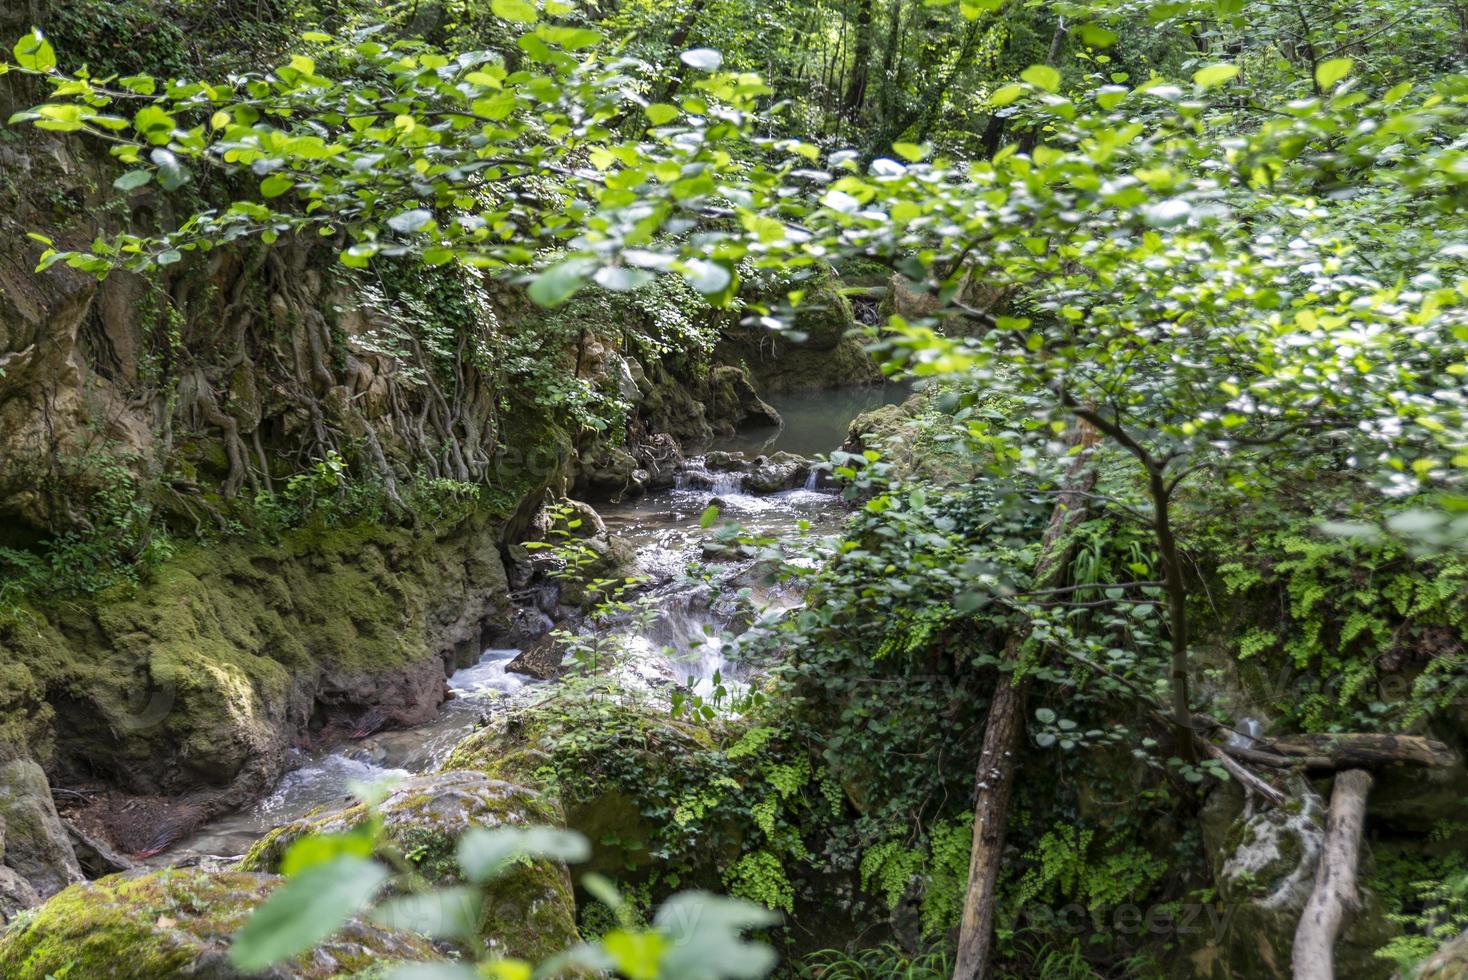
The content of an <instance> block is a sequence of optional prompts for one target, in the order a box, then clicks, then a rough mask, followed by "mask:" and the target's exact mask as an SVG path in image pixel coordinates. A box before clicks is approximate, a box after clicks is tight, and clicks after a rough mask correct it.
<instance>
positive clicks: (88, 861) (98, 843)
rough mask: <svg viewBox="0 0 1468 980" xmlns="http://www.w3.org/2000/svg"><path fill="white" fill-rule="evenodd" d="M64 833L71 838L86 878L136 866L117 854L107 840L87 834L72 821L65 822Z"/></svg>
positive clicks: (127, 869) (102, 875) (130, 859)
mask: <svg viewBox="0 0 1468 980" xmlns="http://www.w3.org/2000/svg"><path fill="white" fill-rule="evenodd" d="M66 833H67V836H69V837H70V838H71V847H72V850H73V851H75V852H76V859H77V863H78V864H80V865H81V868H82V872H83V873H84V874H86V876H87V877H88V878H102V877H105V876H106V875H110V874H117V873H118V872H120V871H131V870H132V869H133V868H136V867H137V866H138V863H137V862H136V861H134V860H133V859H132V858H130V857H127V856H126V855H124V854H119V853H118V852H117V851H115V850H113V848H112V847H111V846H110V845H108V844H107V842H105V841H103V840H99V839H98V838H96V837H93V836H91V835H90V834H87V833H86V832H85V831H83V830H82V829H81V828H80V827H78V826H76V825H75V824H73V823H70V822H67V823H66Z"/></svg>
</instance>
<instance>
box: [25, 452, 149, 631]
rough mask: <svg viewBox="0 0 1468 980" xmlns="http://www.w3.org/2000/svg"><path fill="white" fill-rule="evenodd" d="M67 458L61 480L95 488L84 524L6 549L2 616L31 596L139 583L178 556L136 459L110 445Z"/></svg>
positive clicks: (63, 594)
mask: <svg viewBox="0 0 1468 980" xmlns="http://www.w3.org/2000/svg"><path fill="white" fill-rule="evenodd" d="M60 462H61V464H62V467H63V475H60V477H59V479H60V480H61V481H63V482H64V481H69V480H80V481H84V485H89V486H93V487H95V490H94V491H93V493H92V496H91V499H90V500H89V501H88V502H87V515H86V519H85V522H84V523H83V524H82V525H81V526H80V527H72V528H67V529H65V530H63V531H61V532H59V533H57V534H55V535H53V536H51V537H49V538H46V539H45V540H43V541H42V542H41V543H40V544H39V545H38V546H36V547H33V548H27V549H22V548H10V547H0V619H4V618H14V617H16V616H17V615H19V614H20V610H21V607H20V603H21V602H23V601H24V600H26V599H28V598H38V599H39V598H43V599H63V598H74V597H78V596H89V595H95V594H97V593H100V592H103V591H106V590H108V589H111V588H114V587H117V586H123V587H126V586H129V585H136V584H137V582H138V581H139V577H140V576H141V575H143V574H145V573H146V572H147V570H148V569H149V568H152V567H154V566H156V565H158V564H160V563H161V562H164V561H166V560H167V559H168V558H169V557H171V556H172V555H173V552H174V547H173V544H172V543H171V541H170V540H169V537H168V535H167V533H166V532H165V531H164V530H162V529H161V528H159V527H158V525H157V522H156V521H155V520H154V514H153V507H152V505H151V503H150V502H149V501H148V500H147V499H146V498H145V497H144V496H143V494H142V492H141V488H140V487H139V484H138V479H137V477H136V476H135V475H134V466H133V462H134V461H130V460H127V459H124V458H120V457H118V456H117V455H116V454H115V453H114V452H112V451H111V450H109V449H105V448H104V449H101V450H98V451H96V452H93V453H89V454H87V455H85V456H77V457H69V458H65V459H62V460H60Z"/></svg>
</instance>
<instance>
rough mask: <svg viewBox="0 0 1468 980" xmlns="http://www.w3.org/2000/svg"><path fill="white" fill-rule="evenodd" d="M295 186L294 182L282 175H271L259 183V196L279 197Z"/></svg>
mask: <svg viewBox="0 0 1468 980" xmlns="http://www.w3.org/2000/svg"><path fill="white" fill-rule="evenodd" d="M295 186H296V182H295V181H294V180H291V179H290V178H289V177H287V176H285V175H284V174H271V175H270V176H269V177H266V178H265V179H264V180H262V181H260V196H261V197H265V198H271V197H280V195H282V194H284V193H285V192H286V191H288V190H290V189H291V188H292V187H295Z"/></svg>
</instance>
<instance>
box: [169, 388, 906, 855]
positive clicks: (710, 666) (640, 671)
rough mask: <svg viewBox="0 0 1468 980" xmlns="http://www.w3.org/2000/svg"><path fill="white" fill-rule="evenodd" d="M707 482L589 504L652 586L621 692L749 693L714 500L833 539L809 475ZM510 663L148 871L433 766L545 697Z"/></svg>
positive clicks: (818, 439)
mask: <svg viewBox="0 0 1468 980" xmlns="http://www.w3.org/2000/svg"><path fill="white" fill-rule="evenodd" d="M907 394H909V392H908V390H907V389H905V388H904V387H901V386H898V385H888V386H883V387H878V388H869V389H859V390H854V391H837V392H820V393H815V394H801V395H789V396H785V397H784V398H776V399H771V403H772V404H774V406H775V407H776V409H777V410H778V411H779V412H780V413H781V416H782V418H784V419H785V425H783V426H782V427H781V428H779V429H778V430H758V431H756V432H753V433H748V434H741V435H739V436H736V437H732V438H726V439H721V440H719V441H718V442H716V443H715V444H713V445H711V446H709V447H708V451H713V450H716V449H717V450H722V451H726V452H743V453H745V454H747V455H749V456H753V455H756V454H760V453H764V454H769V453H773V452H777V451H781V450H784V451H787V452H793V453H797V454H800V455H804V456H815V455H820V454H825V453H829V452H830V451H832V450H834V449H835V448H837V447H838V446H839V445H840V444H841V442H842V441H843V440H844V438H845V435H846V428H847V425H848V424H849V423H850V421H851V419H852V418H854V417H855V416H856V415H857V414H859V413H861V412H864V411H868V410H870V409H872V408H875V407H878V406H880V405H883V404H889V403H892V402H896V401H901V400H902V399H903V398H905V397H906V396H907ZM688 463H689V471H690V472H698V471H700V470H701V467H702V457H700V456H692V457H690V458H689V460H688ZM703 475H704V476H705V477H707V476H708V474H703ZM713 477H714V478H713V480H712V481H710V480H708V479H707V478H705V479H703V480H680V481H679V486H676V487H674V488H673V489H670V490H664V491H658V492H654V493H650V494H647V495H646V496H643V497H640V498H637V499H635V500H628V501H625V502H622V503H604V504H599V505H597V511H598V513H599V514H600V515H601V517H602V519H603V521H604V522H605V523H606V526H607V530H608V531H610V532H611V533H612V534H614V535H617V536H619V537H621V538H623V539H624V540H626V541H627V542H628V543H630V544H631V545H632V547H633V548H634V549H635V552H636V560H635V566H636V574H638V575H639V576H641V577H644V578H645V579H647V580H648V581H649V582H650V583H651V584H650V585H649V586H648V587H647V588H646V589H645V590H644V594H646V595H648V596H649V599H648V602H649V604H650V605H651V606H652V607H653V608H655V609H656V614H655V615H654V616H652V617H651V619H650V621H645V622H643V623H642V624H640V628H638V629H637V630H636V631H635V632H633V633H630V634H626V635H623V636H622V637H621V639H622V644H621V645H622V647H623V648H624V649H625V650H627V651H628V654H629V656H628V658H627V660H626V661H625V662H624V663H623V664H622V665H621V666H620V667H619V668H618V669H619V671H620V672H621V673H619V674H618V675H617V679H618V683H624V684H628V685H632V686H636V685H646V686H649V687H652V688H655V689H656V688H659V687H661V688H664V689H668V690H671V689H672V688H673V686H674V685H677V686H679V687H682V688H684V689H685V690H691V691H693V692H694V693H697V694H702V695H704V696H708V695H709V694H710V693H712V691H713V678H714V676H715V674H716V673H717V674H718V675H719V678H720V681H721V683H722V685H723V687H724V688H725V689H726V690H727V691H729V692H732V693H735V694H737V693H738V692H740V691H741V690H743V689H745V688H746V687H747V684H746V683H745V678H746V676H747V674H746V668H745V667H744V666H743V665H741V664H740V663H739V662H738V657H737V655H734V656H731V653H732V652H733V651H731V650H729V649H726V646H727V644H726V642H725V641H724V639H723V636H724V635H727V631H728V630H729V629H730V627H731V625H732V624H733V621H734V619H735V617H736V616H738V615H740V614H741V613H743V614H744V615H748V614H749V609H748V608H747V607H746V608H744V609H742V610H741V609H739V608H736V604H735V603H734V602H733V601H732V600H731V598H730V593H732V592H734V591H735V590H736V589H738V588H739V587H741V586H744V585H747V582H746V581H745V580H744V579H745V578H746V576H745V573H746V572H747V571H748V570H749V569H750V567H751V566H752V565H753V564H754V562H753V561H752V560H751V559H750V558H748V557H739V558H732V559H731V558H709V557H706V552H705V545H706V543H707V542H710V541H711V540H714V539H715V535H716V534H717V533H718V525H717V524H716V525H715V526H714V527H710V528H704V527H702V526H701V524H700V517H701V516H702V515H703V513H704V511H705V510H706V508H708V506H709V505H710V503H711V502H712V503H716V504H717V505H718V507H719V509H720V515H719V522H718V523H719V524H723V523H726V522H737V523H738V524H739V525H741V526H742V527H743V528H744V529H745V531H746V532H747V533H749V534H752V535H756V536H760V537H766V538H772V539H776V540H778V541H781V542H792V541H794V540H795V539H797V538H798V537H799V536H801V535H802V534H804V535H824V534H832V533H834V532H835V531H836V530H838V529H839V527H840V525H841V523H842V522H843V520H844V516H845V511H844V509H843V508H842V506H841V505H840V503H839V501H838V499H837V498H836V496H835V495H834V494H833V493H831V492H829V491H824V490H816V489H814V485H815V480H814V477H813V476H812V478H810V479H808V480H807V481H806V486H805V488H802V489H793V490H786V491H783V492H780V493H773V494H766V495H760V496H756V495H752V494H749V493H746V492H744V490H743V487H742V485H741V484H742V480H741V478H740V474H737V473H716V474H713ZM710 482H712V486H709V485H708V484H709V483H710ZM700 561H703V562H705V563H706V564H713V563H714V562H717V563H718V566H719V567H718V568H717V575H716V576H715V577H716V580H717V581H718V582H719V583H720V584H722V585H723V586H724V588H718V587H715V586H711V585H709V584H705V583H697V582H690V581H688V580H687V579H686V578H685V576H684V574H683V573H684V572H685V570H686V569H687V568H688V567H689V566H690V565H691V564H694V563H697V562H700ZM746 595H747V596H748V597H749V599H748V601H749V602H750V604H751V605H752V606H753V607H754V613H755V615H756V616H758V617H770V616H778V615H779V614H781V613H782V612H783V611H785V610H788V609H791V608H794V607H796V606H798V605H799V604H800V596H799V595H798V594H797V593H796V592H795V591H794V590H793V589H792V588H789V587H784V586H780V585H774V586H768V587H757V586H756V587H752V588H749V590H748V592H747V593H746ZM519 653H520V651H519V650H516V649H487V650H485V651H483V653H482V654H481V655H480V658H479V661H478V662H477V663H475V664H474V665H472V666H470V667H466V668H464V669H462V670H459V671H457V672H455V673H454V674H453V675H452V676H451V677H450V678H449V680H448V685H449V690H450V697H449V700H447V701H446V702H444V704H443V707H442V709H441V710H440V711H439V714H438V715H437V717H436V718H434V719H433V720H432V721H430V722H428V723H426V724H423V725H419V726H416V727H413V728H406V729H393V730H389V731H383V732H378V733H375V734H373V735H370V736H367V737H365V738H362V739H358V740H354V741H352V742H349V743H347V744H344V745H337V746H334V747H333V748H331V749H330V750H327V751H323V752H315V753H310V752H300V753H299V754H298V755H297V757H296V758H295V759H293V760H292V762H293V768H292V769H291V770H290V771H288V772H287V773H286V774H285V775H284V776H283V777H282V778H281V780H280V781H279V783H277V784H276V786H275V789H274V790H273V791H272V792H271V793H270V794H269V795H267V796H265V797H263V798H261V799H259V800H257V801H256V802H255V803H253V804H252V805H250V806H247V807H245V808H242V809H240V810H238V811H236V812H234V813H230V814H226V815H223V816H220V817H217V818H215V819H213V820H211V821H209V822H208V823H206V824H205V825H204V826H202V827H201V828H199V829H198V830H196V831H195V832H194V833H193V834H191V835H189V836H186V837H184V838H182V839H180V840H179V841H178V842H176V843H175V844H174V845H173V846H172V847H170V848H169V849H168V850H166V851H163V852H162V853H160V854H158V855H156V856H155V857H153V858H151V859H149V861H148V862H147V863H148V864H150V865H153V866H168V865H178V864H206V865H207V864H216V863H218V864H224V863H230V862H232V861H234V860H236V859H238V857H240V856H242V855H243V854H244V853H245V851H247V850H248V849H249V848H250V846H251V845H252V844H254V842H255V841H256V840H258V839H259V838H260V837H261V836H262V835H264V834H265V833H267V832H268V831H270V830H271V829H273V828H274V827H277V826H280V825H281V824H284V823H288V822H290V821H292V820H295V819H298V818H300V817H302V816H304V815H306V814H307V813H309V812H310V811H312V810H313V809H316V808H317V807H321V806H325V805H340V804H342V803H346V802H349V801H350V800H351V798H352V797H353V787H355V786H357V785H360V784H364V783H373V782H377V781H379V780H383V779H388V778H393V777H401V776H406V775H410V774H416V773H422V772H428V771H431V770H433V769H435V768H436V767H438V766H439V765H441V764H442V763H443V761H444V760H445V759H446V758H447V757H448V755H449V754H450V752H452V750H453V748H454V746H455V745H456V744H458V742H459V741H461V740H462V739H463V738H464V737H465V736H467V735H468V734H469V733H470V732H472V731H473V730H474V729H475V728H476V727H478V726H479V725H480V724H481V723H482V722H483V721H484V720H485V719H486V718H487V717H489V716H490V715H492V714H495V713H498V712H502V711H505V710H507V709H509V708H512V707H514V706H515V705H517V704H522V703H528V702H530V701H532V700H538V699H540V698H543V697H545V696H546V693H547V691H546V688H547V687H548V685H551V684H553V683H554V682H553V681H538V680H535V679H533V678H531V677H528V676H526V675H522V674H518V673H512V672H509V671H507V670H506V667H507V666H508V665H509V664H510V662H511V661H512V660H514V659H515V657H517V656H518V655H519Z"/></svg>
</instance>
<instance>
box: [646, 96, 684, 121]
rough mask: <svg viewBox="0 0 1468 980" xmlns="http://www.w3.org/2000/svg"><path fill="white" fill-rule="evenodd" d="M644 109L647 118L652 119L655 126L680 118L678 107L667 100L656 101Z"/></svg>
mask: <svg viewBox="0 0 1468 980" xmlns="http://www.w3.org/2000/svg"><path fill="white" fill-rule="evenodd" d="M642 111H643V112H645V113H647V118H649V119H651V120H652V124H653V125H654V126H661V125H662V124H663V123H666V122H671V121H672V120H674V119H677V118H678V107H677V106H675V105H668V103H666V102H654V103H653V104H652V105H650V106H648V107H647V108H645V109H643V110H642Z"/></svg>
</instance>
